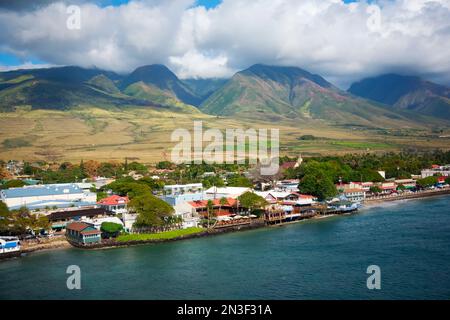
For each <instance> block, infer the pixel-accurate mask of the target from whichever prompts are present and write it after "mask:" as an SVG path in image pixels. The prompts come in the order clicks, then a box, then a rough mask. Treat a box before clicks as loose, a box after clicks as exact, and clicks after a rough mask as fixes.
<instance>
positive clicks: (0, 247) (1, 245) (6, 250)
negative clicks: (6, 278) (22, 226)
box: [0, 237, 20, 257]
mask: <svg viewBox="0 0 450 320" xmlns="http://www.w3.org/2000/svg"><path fill="white" fill-rule="evenodd" d="M19 252H20V241H19V238H17V237H0V257H1V256H2V255H8V256H9V255H10V254H12V253H19Z"/></svg>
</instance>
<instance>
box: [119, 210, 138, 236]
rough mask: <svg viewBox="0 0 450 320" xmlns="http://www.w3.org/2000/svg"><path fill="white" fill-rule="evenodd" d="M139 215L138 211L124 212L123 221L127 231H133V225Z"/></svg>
mask: <svg viewBox="0 0 450 320" xmlns="http://www.w3.org/2000/svg"><path fill="white" fill-rule="evenodd" d="M137 216H138V214H137V213H129V212H126V213H124V214H122V221H123V225H124V229H125V231H127V232H132V231H133V225H134V223H135V222H136V219H137Z"/></svg>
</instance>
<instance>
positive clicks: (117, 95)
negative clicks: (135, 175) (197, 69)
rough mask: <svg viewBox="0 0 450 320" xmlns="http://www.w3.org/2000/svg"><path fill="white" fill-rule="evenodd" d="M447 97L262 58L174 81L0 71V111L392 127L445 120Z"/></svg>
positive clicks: (147, 70) (422, 84)
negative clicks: (221, 75)
mask: <svg viewBox="0 0 450 320" xmlns="http://www.w3.org/2000/svg"><path fill="white" fill-rule="evenodd" d="M449 97H450V89H449V88H448V87H444V86H441V85H437V84H434V83H431V82H428V81H425V80H422V79H420V78H416V77H405V76H399V75H385V76H380V77H377V78H370V79H364V80H362V81H360V82H358V83H355V84H353V85H352V86H351V88H350V89H349V90H348V92H346V91H343V90H340V89H339V88H337V87H336V86H334V85H333V84H331V83H329V82H328V81H326V80H325V79H324V78H323V77H321V76H320V75H314V74H311V73H309V72H308V71H305V70H303V69H300V68H297V67H280V66H267V65H262V64H257V65H253V66H251V67H250V68H248V69H246V70H243V71H240V72H238V73H236V74H235V75H234V76H232V77H231V78H230V79H187V80H180V79H178V77H177V76H176V75H175V74H174V73H173V72H172V71H170V70H169V69H168V68H167V67H166V66H164V65H149V66H142V67H139V68H137V69H136V70H134V71H133V72H131V73H130V74H127V75H121V74H117V73H114V72H110V71H104V70H99V69H95V68H92V69H85V68H81V67H75V66H69V67H55V68H47V69H29V70H17V71H9V72H1V73H0V111H13V110H14V109H16V108H17V107H20V106H31V108H33V109H62V110H65V109H70V108H73V107H77V106H83V105H87V106H92V105H95V106H99V107H120V108H126V107H149V108H155V109H164V110H169V111H173V112H184V113H199V112H203V113H207V114H212V115H218V116H227V117H238V118H246V119H263V120H269V121H282V120H285V119H289V120H296V119H297V120H299V121H308V120H310V119H317V120H322V121H325V122H328V123H332V124H351V125H361V126H376V127H395V126H405V125H406V126H408V125H409V124H411V123H412V124H418V123H421V124H424V123H425V124H426V123H429V122H430V121H431V122H432V121H434V120H437V119H444V120H445V121H447V120H448V121H450V104H449ZM433 117H435V118H436V119H435V118H433ZM433 119H434V120H433Z"/></svg>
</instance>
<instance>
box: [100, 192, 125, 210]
mask: <svg viewBox="0 0 450 320" xmlns="http://www.w3.org/2000/svg"><path fill="white" fill-rule="evenodd" d="M128 202H129V199H128V197H126V196H125V197H121V196H118V195H112V196H110V197H107V198H104V199H101V200H100V201H98V202H97V204H98V205H99V206H100V207H101V208H104V209H106V210H108V211H112V212H114V213H115V214H123V213H125V212H127V205H128Z"/></svg>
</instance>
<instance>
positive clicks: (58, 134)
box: [0, 106, 450, 164]
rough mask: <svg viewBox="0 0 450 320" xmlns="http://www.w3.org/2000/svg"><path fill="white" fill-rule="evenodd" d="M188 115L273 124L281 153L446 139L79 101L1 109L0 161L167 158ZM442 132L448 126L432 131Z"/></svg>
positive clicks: (223, 124)
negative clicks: (60, 107) (68, 106)
mask: <svg viewBox="0 0 450 320" xmlns="http://www.w3.org/2000/svg"><path fill="white" fill-rule="evenodd" d="M194 121H202V122H203V130H206V129H208V128H217V129H221V130H224V129H226V128H236V129H237V128H242V129H244V130H245V129H248V128H254V129H271V128H276V129H279V130H280V152H281V154H283V155H284V154H287V155H291V156H297V155H299V154H300V153H301V154H302V155H306V156H307V155H318V154H321V155H328V154H345V153H360V152H367V151H370V152H382V151H399V150H402V149H406V148H413V149H418V150H433V149H436V148H443V149H448V148H450V147H449V146H450V138H439V137H438V135H437V134H436V133H432V132H431V128H423V127H404V128H381V129H374V128H368V127H361V126H353V125H351V124H349V125H347V126H343V125H339V126H333V125H329V124H326V123H324V122H322V121H319V120H313V119H309V120H307V121H306V120H305V121H299V120H296V121H284V122H276V123H271V122H269V121H267V122H264V121H248V120H245V119H235V118H227V117H217V116H210V115H205V114H201V113H197V114H186V113H174V112H169V111H164V110H159V111H158V110H155V109H149V108H128V109H125V108H124V109H113V108H111V109H101V108H96V107H89V106H85V107H80V108H77V109H73V110H70V111H54V110H33V111H30V110H27V109H26V108H24V109H23V110H19V111H16V112H9V113H6V112H5V113H0V159H2V160H10V159H21V160H29V161H35V160H46V161H73V162H79V161H80V160H81V159H84V160H88V159H94V160H99V161H123V160H124V159H125V157H128V158H129V159H134V160H136V161H140V162H144V163H149V164H150V163H156V162H158V161H161V160H170V152H171V149H172V148H173V147H174V146H175V145H176V144H177V143H178V141H171V134H172V132H173V131H174V130H175V129H181V128H183V129H187V130H189V131H190V132H192V130H193V122H194ZM449 134H450V130H449V129H448V128H447V129H445V130H444V131H443V132H441V133H440V134H439V135H449ZM303 135H313V136H315V137H320V138H318V139H315V140H311V141H303V140H300V139H299V138H300V137H301V136H303ZM206 144H209V142H208V143H206Z"/></svg>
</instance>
